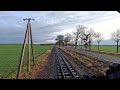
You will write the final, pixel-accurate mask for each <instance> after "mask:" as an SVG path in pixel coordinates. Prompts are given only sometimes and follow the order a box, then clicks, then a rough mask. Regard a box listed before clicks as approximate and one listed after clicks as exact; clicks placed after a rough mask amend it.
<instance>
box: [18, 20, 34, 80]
mask: <svg viewBox="0 0 120 90" xmlns="http://www.w3.org/2000/svg"><path fill="white" fill-rule="evenodd" d="M23 20H24V21H25V20H28V24H27V29H26V33H25V38H24V43H23V48H22V52H21V57H20V63H19V67H18V73H17V79H19V77H20V72H21V68H22V63H23V57H24V52H25V47H26V38H27V35H28V68H27V69H28V71H30V43H29V41H30V38H31V45H32V44H33V43H32V34H31V25H30V20H34V19H31V18H28V19H27V18H26V19H23ZM32 55H33V45H32ZM33 61H34V55H33Z"/></svg>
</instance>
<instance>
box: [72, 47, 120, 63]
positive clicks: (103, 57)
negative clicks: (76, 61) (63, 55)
mask: <svg viewBox="0 0 120 90" xmlns="http://www.w3.org/2000/svg"><path fill="white" fill-rule="evenodd" d="M74 50H75V52H78V53H81V54H84V55H87V56H90V57H94V58H97V59H98V60H101V61H109V62H113V63H119V64H120V58H118V57H113V56H111V55H105V54H100V53H95V52H92V51H85V50H81V49H79V50H78V49H74Z"/></svg>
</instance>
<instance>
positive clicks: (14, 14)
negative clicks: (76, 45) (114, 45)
mask: <svg viewBox="0 0 120 90" xmlns="http://www.w3.org/2000/svg"><path fill="white" fill-rule="evenodd" d="M26 17H31V18H34V19H35V21H31V26H32V33H33V42H34V43H49V42H54V40H55V38H56V36H57V35H58V34H65V33H72V32H73V31H76V26H77V25H85V26H87V27H89V28H93V29H94V30H95V31H96V32H100V33H102V35H103V37H104V39H105V40H106V39H109V38H110V33H111V32H113V31H115V30H117V29H120V14H119V12H117V11H0V43H23V39H24V34H25V30H26V24H27V21H23V18H26Z"/></svg>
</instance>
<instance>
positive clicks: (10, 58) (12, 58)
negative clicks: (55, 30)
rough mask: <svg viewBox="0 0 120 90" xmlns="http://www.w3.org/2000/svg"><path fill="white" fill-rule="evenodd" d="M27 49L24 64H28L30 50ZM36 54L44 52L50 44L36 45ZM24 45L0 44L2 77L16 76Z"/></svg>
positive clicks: (0, 73) (0, 72)
mask: <svg viewBox="0 0 120 90" xmlns="http://www.w3.org/2000/svg"><path fill="white" fill-rule="evenodd" d="M27 47H28V46H26V50H25V56H24V62H23V66H25V65H26V61H27V58H28V57H27V55H28V51H27ZM33 47H34V55H35V57H37V56H38V55H42V54H44V53H45V52H46V51H47V50H48V49H50V48H51V46H50V45H34V46H33ZM21 51H22V45H20V44H0V78H14V77H16V73H17V69H18V65H19V61H20V55H21Z"/></svg>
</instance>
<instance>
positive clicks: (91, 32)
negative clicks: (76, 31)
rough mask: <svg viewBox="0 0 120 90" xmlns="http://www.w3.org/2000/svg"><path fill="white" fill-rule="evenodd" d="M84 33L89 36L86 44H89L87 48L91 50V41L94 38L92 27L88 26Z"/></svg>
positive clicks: (94, 33)
mask: <svg viewBox="0 0 120 90" xmlns="http://www.w3.org/2000/svg"><path fill="white" fill-rule="evenodd" d="M86 33H87V34H88V37H89V42H88V44H89V49H90V50H91V43H92V42H93V40H94V39H95V36H96V32H95V31H94V30H93V29H92V28H90V30H88V31H87V32H86Z"/></svg>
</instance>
